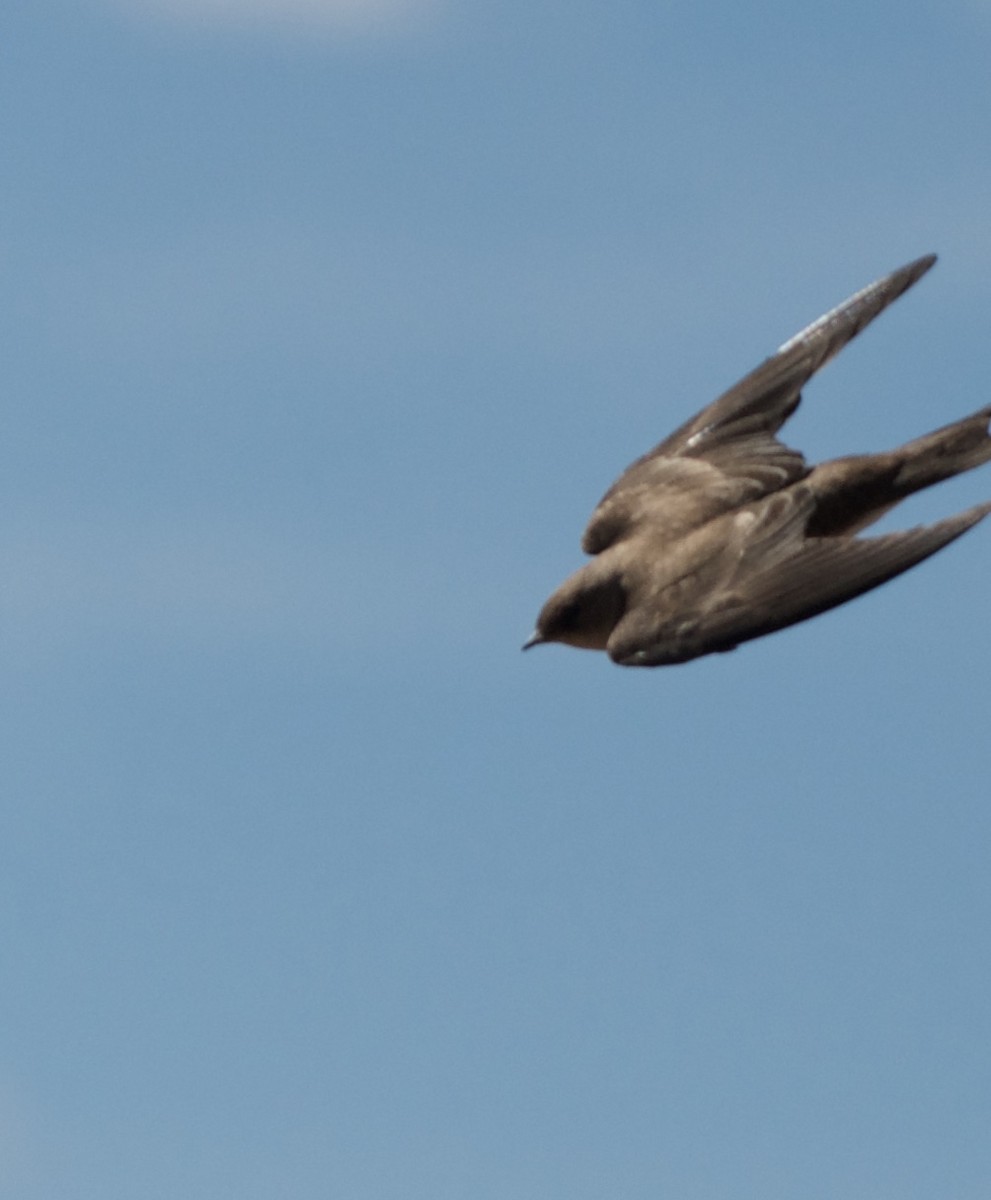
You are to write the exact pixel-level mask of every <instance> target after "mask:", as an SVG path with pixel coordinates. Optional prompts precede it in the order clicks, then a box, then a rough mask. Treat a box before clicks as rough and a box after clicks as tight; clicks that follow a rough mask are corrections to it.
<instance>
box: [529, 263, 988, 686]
mask: <svg viewBox="0 0 991 1200" xmlns="http://www.w3.org/2000/svg"><path fill="white" fill-rule="evenodd" d="M935 262H936V255H934V254H929V255H926V256H924V257H922V258H918V259H916V260H914V261H913V262H910V263H908V264H907V265H906V266H903V267H901V268H899V269H898V270H896V271H892V272H891V273H890V274H889V275H885V276H884V277H883V278H881V279H879V280H877V281H876V282H875V283H872V284H869V285H868V286H867V287H865V288H862V289H861V290H860V291H858V292H856V293H855V294H854V295H853V296H851V297H850V298H849V299H848V300H845V301H844V302H843V303H842V304H839V305H837V307H836V308H833V309H831V310H830V311H829V312H827V313H826V314H825V315H824V316H822V317H819V319H818V320H816V321H813V322H812V324H811V325H808V326H806V328H804V329H803V330H801V332H799V333H797V334H795V336H794V337H791V338H789V339H788V341H786V342H785V343H784V344H783V345H782V346H781V347H780V348H779V349H778V350H777V351H776V352H775V353H774V354H772V355H771V357H770V358H768V359H766V360H765V361H764V362H763V363H761V364H760V366H758V367H757V368H756V369H755V370H753V371H751V372H750V374H748V375H746V376H744V378H743V379H741V380H740V381H739V382H738V383H736V384H735V385H734V386H733V387H731V388H730V389H729V390H728V391H726V392H724V393H723V394H722V395H721V396H719V397H718V398H717V399H716V400H715V401H713V402H712V403H711V404H709V405H708V406H707V407H706V408H703V409H702V410H701V411H700V412H699V413H697V414H696V415H695V416H694V417H692V418H691V419H690V420H688V421H686V422H685V423H684V424H683V425H681V426H680V427H679V428H678V429H676V430H675V432H674V433H672V434H671V435H670V437H667V438H665V439H664V441H662V442H660V443H659V444H658V445H657V446H655V447H654V448H653V449H652V450H650V451H648V452H647V453H646V454H644V455H643V456H642V457H641V458H639V459H637V460H636V461H635V462H634V463H632V464H631V465H630V466H629V467H628V468H627V469H626V470H625V471H624V472H623V474H622V475H620V477H619V478H618V479H617V480H616V482H615V483H614V484H613V485H612V487H610V488H609V490H608V491H607V492H606V494H605V495H604V496H603V497H602V499H601V500H600V501H599V504H598V505H597V507H596V508H595V510H594V512H593V513H592V516H591V519H590V520H589V523H588V526H587V527H586V529H585V533H584V536H583V538H582V549H583V550H584V551H585V553H586V554H589V555H591V556H592V557H591V561H590V562H588V563H587V564H586V565H584V566H583V567H581V568H580V569H579V570H578V571H576V572H575V573H574V574H573V575H571V576H570V577H569V578H568V579H566V580H565V581H564V583H562V584H561V586H560V587H558V588H557V590H556V591H555V592H554V593H553V594H552V595H551V596H550V598H549V599H548V600H547V602H546V603H545V604H544V606H543V608H542V609H541V610H540V614H539V616H538V618H537V625H536V628H535V630H534V632H533V634H532V635H531V637H530V638H528V639H527V641H526V643H525V644H524V646H523V649H524V650H528V649H530V648H531V647H533V646H537V645H541V644H544V643H548V642H561V643H564V644H565V645H567V646H574V647H578V648H581V649H589V650H604V651H605V652H606V653H607V654H608V656H609V658H611V659H612V661H613V662H615V663H617V664H619V665H621V666H630V667H657V666H668V665H673V664H676V663H685V662H689V661H691V660H692V659H696V658H700V657H702V656H704V655H707V654H713V653H722V652H726V651H730V650H733V649H735V648H736V647H737V646H739V645H741V644H742V643H744V642H748V641H751V640H752V639H754V638H759V637H763V636H765V635H766V634H769V633H774V632H775V631H777V630H780V629H784V628H786V627H787V626H790V625H795V624H797V623H798V622H800V621H805V620H807V619H809V618H810V617H814V616H817V615H818V614H820V613H823V612H826V611H827V610H828V609H831V608H835V607H836V606H837V605H840V604H845V603H846V602H847V601H848V600H852V599H854V598H855V597H857V596H859V595H861V594H863V593H864V592H867V591H870V590H871V589H872V588H875V587H877V586H879V585H880V584H882V583H885V582H886V581H887V580H889V579H893V578H894V577H895V576H897V575H900V574H901V573H902V572H903V571H907V570H909V569H910V568H911V567H914V566H915V565H916V564H918V563H920V562H922V561H923V560H924V559H926V558H928V557H929V556H930V555H932V554H935V553H936V552H937V551H938V550H941V549H942V548H943V547H944V546H947V545H949V544H950V542H952V541H954V540H955V539H956V538H958V537H960V536H961V535H962V534H964V533H966V532H967V531H968V530H969V529H971V528H973V527H974V526H975V525H976V524H977V523H978V522H979V521H981V520H982V519H983V518H984V517H986V516H987V515H988V513H989V512H991V502H988V503H984V504H978V505H975V506H974V507H973V508H968V509H967V510H966V511H964V512H961V513H958V514H956V515H955V516H951V517H947V518H946V519H944V520H941V521H937V522H936V523H935V524H932V525H921V526H917V527H916V528H913V529H907V530H902V531H899V532H896V533H887V534H884V535H883V536H873V537H860V536H858V535H859V534H860V533H861V531H862V530H864V529H866V528H867V527H868V526H870V525H872V524H873V523H874V522H875V521H877V520H878V519H879V518H880V517H882V516H883V515H884V514H885V513H887V512H888V511H889V510H890V509H892V508H894V507H895V505H897V504H898V503H899V502H900V501H902V500H904V499H905V498H906V497H907V496H910V495H911V494H912V493H913V492H917V491H919V490H920V489H922V488H927V487H929V486H931V485H932V484H935V483H938V482H940V481H941V480H944V479H949V478H951V477H952V476H954V475H958V474H960V473H961V472H963V471H969V470H971V469H972V468H974V467H978V466H980V465H981V464H982V463H986V462H987V461H988V460H989V459H991V436H989V423H991V405H988V406H986V407H984V408H982V409H980V410H979V411H978V412H975V413H973V414H972V415H970V416H968V417H964V418H963V419H962V420H959V421H955V422H954V423H952V424H950V425H946V426H943V427H942V428H940V429H937V430H936V431H935V432H933V433H928V434H925V435H924V436H922V437H919V438H916V439H915V440H914V441H910V442H908V443H906V444H905V445H903V446H900V447H899V448H897V449H895V450H890V451H887V452H884V453H877V454H857V455H849V456H845V457H843V458H836V459H832V460H829V461H826V462H823V463H820V464H818V465H815V466H810V465H809V464H808V463H807V462H806V460H805V458H804V456H803V455H802V454H801V453H799V452H798V451H797V450H793V449H791V448H790V447H788V446H786V445H785V444H784V443H783V442H781V441H780V440H779V439H778V438H777V436H776V435H777V433H778V431H779V430H780V428H781V426H782V425H783V424H784V422H785V421H786V420H787V419H788V418H789V417H790V416H791V415H792V413H794V411H795V409H796V408H797V407H798V405H799V402H800V400H801V393H802V389H803V388H804V387H805V385H806V384H807V383H808V381H809V380H810V379H811V378H812V376H813V375H814V374H815V373H816V372H817V371H818V370H819V369H820V368H821V367H823V366H825V364H826V363H827V362H829V361H830V359H832V358H833V357H835V355H836V354H838V353H839V351H840V350H842V348H843V347H844V346H845V345H846V344H847V343H848V342H849V341H850V340H851V339H852V338H854V337H856V336H857V334H858V333H860V331H861V330H862V329H864V328H865V327H866V326H867V325H868V324H869V323H870V322H871V321H873V320H874V318H875V317H876V316H878V315H879V314H880V313H881V312H882V311H883V310H884V309H885V308H887V307H888V305H889V304H891V303H892V301H894V300H896V299H897V298H898V297H899V296H901V295H902V293H903V292H905V291H907V290H908V289H909V288H910V287H911V286H912V285H913V284H914V283H916V282H917V281H918V280H919V279H921V278H922V276H923V275H924V274H925V273H926V272H927V271H928V270H929V269H930V268H931V267H932V266H933V265H934V263H935Z"/></svg>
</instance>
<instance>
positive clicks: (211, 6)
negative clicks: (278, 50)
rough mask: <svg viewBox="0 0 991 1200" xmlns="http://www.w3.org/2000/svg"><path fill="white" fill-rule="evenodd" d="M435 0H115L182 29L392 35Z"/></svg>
mask: <svg viewBox="0 0 991 1200" xmlns="http://www.w3.org/2000/svg"><path fill="white" fill-rule="evenodd" d="M438 3H439V0H116V4H117V7H118V8H119V9H120V10H121V11H123V12H124V13H125V14H127V15H129V16H132V17H133V16H136V17H153V18H157V19H162V20H167V21H170V22H173V23H177V24H182V25H186V26H199V27H201V28H224V27H226V28H231V29H240V30H248V31H251V30H261V31H264V30H271V29H277V30H282V31H284V32H289V33H292V32H312V31H317V32H326V33H392V32H400V31H403V30H406V29H409V28H411V27H412V26H413V25H414V24H416V23H417V22H419V21H420V20H422V19H423V18H424V17H426V16H427V15H428V14H429V13H431V12H433V11H434V10H435V9H436V8H437V6H438Z"/></svg>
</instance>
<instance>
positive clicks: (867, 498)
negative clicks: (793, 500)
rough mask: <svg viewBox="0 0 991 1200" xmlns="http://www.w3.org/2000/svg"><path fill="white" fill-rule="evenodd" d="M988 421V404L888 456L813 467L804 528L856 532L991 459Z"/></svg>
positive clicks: (821, 533) (822, 533) (817, 532)
mask: <svg viewBox="0 0 991 1200" xmlns="http://www.w3.org/2000/svg"><path fill="white" fill-rule="evenodd" d="M989 424H991V405H989V406H987V407H986V408H982V409H980V410H979V411H978V412H976V413H972V414H971V415H970V416H969V417H964V418H963V420H962V421H954V422H953V424H952V425H944V426H943V428H942V429H937V430H935V431H934V432H933V433H927V434H926V435H925V436H924V437H920V438H916V439H915V441H912V442H906V443H905V445H904V446H899V447H898V449H897V450H891V451H889V452H888V453H887V454H863V455H857V456H853V457H849V458H837V459H834V460H833V461H832V462H827V463H823V464H822V465H821V466H818V467H816V468H815V470H814V471H813V472H812V474H811V475H810V476H809V478H808V483H809V484H811V486H812V487H813V489H814V491H815V493H816V499H817V506H816V511H815V515H814V516H813V517H812V519H811V521H810V522H809V525H808V527H807V530H806V532H807V533H808V534H809V535H810V536H813V537H831V536H836V535H841V534H851V533H856V532H857V531H858V530H861V529H864V528H865V527H866V526H868V525H872V524H873V523H874V522H875V521H877V520H878V519H879V518H880V517H882V516H883V515H884V514H885V513H886V512H887V511H888V510H889V509H891V508H893V507H894V506H895V505H896V504H897V503H898V502H899V501H900V500H904V499H905V497H906V496H910V495H911V494H912V493H913V492H918V491H920V490H921V489H922V488H927V487H931V486H932V484H934V483H940V482H941V481H942V480H944V479H951V478H952V477H953V476H954V475H960V474H961V473H962V472H963V471H970V470H973V468H974V467H979V466H981V464H982V463H986V462H989V461H991V433H989Z"/></svg>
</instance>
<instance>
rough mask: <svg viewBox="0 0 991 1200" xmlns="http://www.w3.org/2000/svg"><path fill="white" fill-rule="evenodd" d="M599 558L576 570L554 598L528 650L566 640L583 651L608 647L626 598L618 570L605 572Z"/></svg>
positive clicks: (543, 615) (546, 608)
mask: <svg viewBox="0 0 991 1200" xmlns="http://www.w3.org/2000/svg"><path fill="white" fill-rule="evenodd" d="M599 565H600V564H599V560H596V561H595V562H591V563H589V564H588V566H586V567H583V568H582V569H581V570H580V571H576V572H575V574H574V575H572V576H571V578H570V579H566V580H565V581H564V583H562V584H561V586H560V587H559V588H558V589H557V591H556V592H554V594H553V595H552V596H551V597H550V599H549V600H548V601H547V603H546V604H545V605H544V607H543V608H542V609H541V610H540V616H538V617H537V627H536V628H535V629H534V631H533V633H532V634H531V635H530V637H529V638H528V639H527V640H526V642H525V643H524V645H523V649H524V650H529V649H530V647H531V646H539V645H541V644H542V643H543V642H564V643H565V645H568V646H577V647H578V648H579V649H582V650H604V649H605V648H606V642H608V640H609V635H610V634H611V633H612V631H613V629H614V628H615V626H616V622H617V621H618V620H619V619H620V617H621V616H622V615H623V610H624V608H625V606H626V597H625V593H624V591H623V587H622V584H621V582H620V580H619V578H618V576H617V575H616V574H615V573H612V572H610V573H609V574H607V575H603V573H602V571H601V570H599Z"/></svg>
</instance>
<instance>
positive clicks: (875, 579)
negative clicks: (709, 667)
mask: <svg viewBox="0 0 991 1200" xmlns="http://www.w3.org/2000/svg"><path fill="white" fill-rule="evenodd" d="M989 512H991V503H986V504H979V505H976V506H975V507H974V508H970V509H967V510H966V511H965V512H962V513H958V514H957V515H956V516H953V517H948V518H946V519H945V520H943V521H938V522H937V523H936V524H934V525H920V526H917V527H916V528H915V529H907V530H904V531H901V532H899V533H889V534H886V535H884V536H883V537H876V538H845V537H831V538H830V537H825V538H810V539H808V540H806V541H804V542H803V543H801V544H800V546H799V547H798V548H797V549H794V550H792V551H790V552H789V551H788V549H787V547H788V543H789V541H790V540H791V539H790V538H788V537H785V538H783V539H781V538H777V537H772V538H769V539H768V543H767V553H766V554H764V555H762V553H761V551H760V550H759V549H758V548H755V550H754V553H750V552H749V551H748V552H747V553H746V554H744V555H743V556H742V558H741V559H740V562H739V567H738V568H737V569H736V571H735V572H734V577H732V578H730V579H728V580H727V584H726V586H725V587H723V588H721V589H720V590H719V591H718V592H717V593H716V594H715V595H714V596H713V598H712V602H711V603H710V604H709V605H707V606H703V608H702V609H701V610H700V611H699V612H698V614H697V615H696V616H695V617H694V618H692V619H691V621H689V622H682V623H681V626H680V628H679V631H678V636H677V638H676V639H675V642H673V641H672V638H671V630H670V628H669V630H668V631H667V634H666V636H661V637H659V638H658V639H657V641H656V642H655V644H654V645H642V646H640V647H639V648H633V647H632V646H631V645H630V644H629V642H628V643H627V645H626V646H625V647H622V646H620V645H618V644H617V646H616V647H615V649H616V652H617V653H616V654H613V649H614V647H613V646H610V654H611V655H612V656H613V657H614V658H615V659H616V661H617V662H622V663H623V664H624V665H628V666H653V665H660V664H662V663H670V662H683V661H686V660H688V659H690V658H695V657H697V656H698V655H700V654H708V653H711V652H713V651H721V650H732V649H733V648H734V647H735V646H737V645H739V644H740V643H741V642H746V641H749V640H750V639H752V638H756V637H762V636H763V635H764V634H767V633H773V632H775V630H778V629H784V628H786V627H787V626H789V625H794V624H797V623H798V622H799V621H805V620H807V619H808V618H809V617H814V616H817V615H818V614H819V613H822V612H826V611H827V610H828V609H831V608H835V607H836V606H837V605H839V604H843V603H845V602H846V601H847V600H853V599H854V598H855V597H857V596H860V595H862V594H863V593H864V592H867V591H870V590H871V588H875V587H877V586H878V585H880V584H882V583H885V582H887V580H889V579H893V578H895V576H896V575H900V574H901V573H902V572H903V571H907V570H908V569H909V568H910V567H914V566H915V565H916V564H917V563H920V562H922V561H923V560H924V559H926V558H928V557H929V556H930V555H932V554H935V553H936V552H937V550H941V549H942V548H943V547H944V546H946V545H948V544H949V543H950V542H952V541H954V540H955V539H956V538H958V537H960V536H961V534H964V533H966V532H967V530H968V529H970V528H972V527H973V526H974V525H976V524H977V522H978V521H980V520H982V519H983V518H984V517H986V516H987V515H988V513H989ZM675 643H677V648H675ZM617 655H622V657H617Z"/></svg>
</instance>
